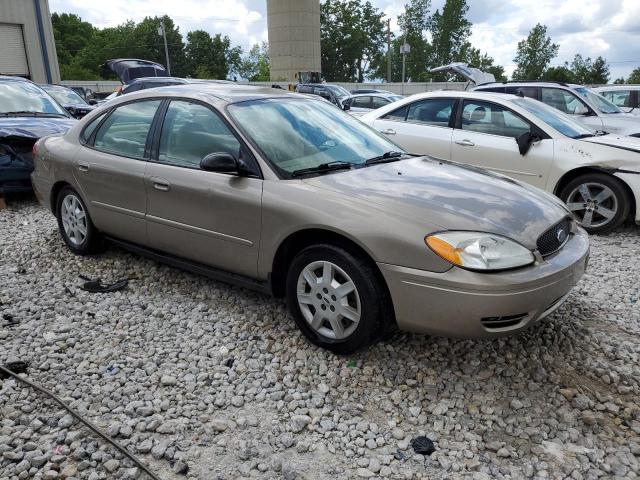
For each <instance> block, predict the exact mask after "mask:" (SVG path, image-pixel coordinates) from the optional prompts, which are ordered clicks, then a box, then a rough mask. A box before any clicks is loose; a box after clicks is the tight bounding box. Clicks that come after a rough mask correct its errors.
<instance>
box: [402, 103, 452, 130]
mask: <svg viewBox="0 0 640 480" xmlns="http://www.w3.org/2000/svg"><path fill="white" fill-rule="evenodd" d="M454 104H455V100H454V99H453V98H433V99H429V100H419V101H417V102H414V103H412V104H411V105H410V106H409V113H408V115H407V122H415V123H424V124H427V125H435V126H438V127H448V126H449V119H450V118H451V112H452V111H453V105H454Z"/></svg>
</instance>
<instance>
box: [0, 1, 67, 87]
mask: <svg viewBox="0 0 640 480" xmlns="http://www.w3.org/2000/svg"><path fill="white" fill-rule="evenodd" d="M36 3H37V4H38V6H39V9H40V19H41V23H42V29H40V27H39V25H38V16H37V9H36ZM0 23H12V24H19V25H22V31H23V36H24V43H25V51H26V54H27V62H28V63H29V73H30V76H31V80H33V81H34V82H38V83H59V82H60V68H59V66H58V55H57V53H56V43H55V40H54V38H53V27H52V25H51V12H50V11H49V2H48V0H35V1H34V0H0ZM45 52H46V53H45ZM0 55H2V46H1V45H0ZM47 67H48V68H47Z"/></svg>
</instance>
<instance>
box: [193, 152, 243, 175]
mask: <svg viewBox="0 0 640 480" xmlns="http://www.w3.org/2000/svg"><path fill="white" fill-rule="evenodd" d="M200 168H201V169H202V170H205V171H207V172H218V173H240V163H239V162H238V160H237V159H236V157H234V156H233V155H232V154H230V153H227V152H216V153H210V154H209V155H207V156H206V157H204V158H203V159H202V160H201V161H200Z"/></svg>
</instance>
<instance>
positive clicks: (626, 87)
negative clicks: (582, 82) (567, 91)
mask: <svg viewBox="0 0 640 480" xmlns="http://www.w3.org/2000/svg"><path fill="white" fill-rule="evenodd" d="M593 90H595V91H596V92H609V91H613V90H640V85H604V86H601V87H593Z"/></svg>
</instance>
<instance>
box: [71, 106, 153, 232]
mask: <svg viewBox="0 0 640 480" xmlns="http://www.w3.org/2000/svg"><path fill="white" fill-rule="evenodd" d="M160 102H161V101H160V100H144V101H137V102H131V103H126V104H124V105H121V106H119V107H117V108H116V109H115V110H113V112H111V113H110V114H109V116H108V117H107V118H106V119H105V120H104V122H102V124H101V125H100V126H99V127H97V124H99V123H100V121H101V119H102V117H100V118H98V119H96V120H95V125H94V124H93V123H92V124H89V126H87V128H86V129H85V132H87V130H89V129H91V128H96V127H97V131H95V132H92V133H91V134H89V136H88V139H87V143H86V144H85V146H83V147H82V148H81V149H80V150H79V151H78V154H77V155H76V157H75V176H76V179H77V181H78V184H79V185H80V189H81V194H82V195H83V197H84V198H85V200H86V201H87V202H88V203H89V205H88V206H89V210H90V212H91V219H92V220H93V222H94V224H95V225H96V227H97V228H98V230H100V231H102V232H105V233H107V234H109V235H112V236H114V237H117V238H121V239H123V240H128V241H130V242H134V243H138V244H142V245H144V244H146V241H147V231H146V224H145V220H144V216H145V213H146V210H147V195H146V193H145V187H144V172H145V167H146V164H147V160H146V157H148V148H147V138H148V136H149V131H150V128H151V124H152V123H153V119H154V116H155V115H156V112H157V110H158V107H159V105H160Z"/></svg>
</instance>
